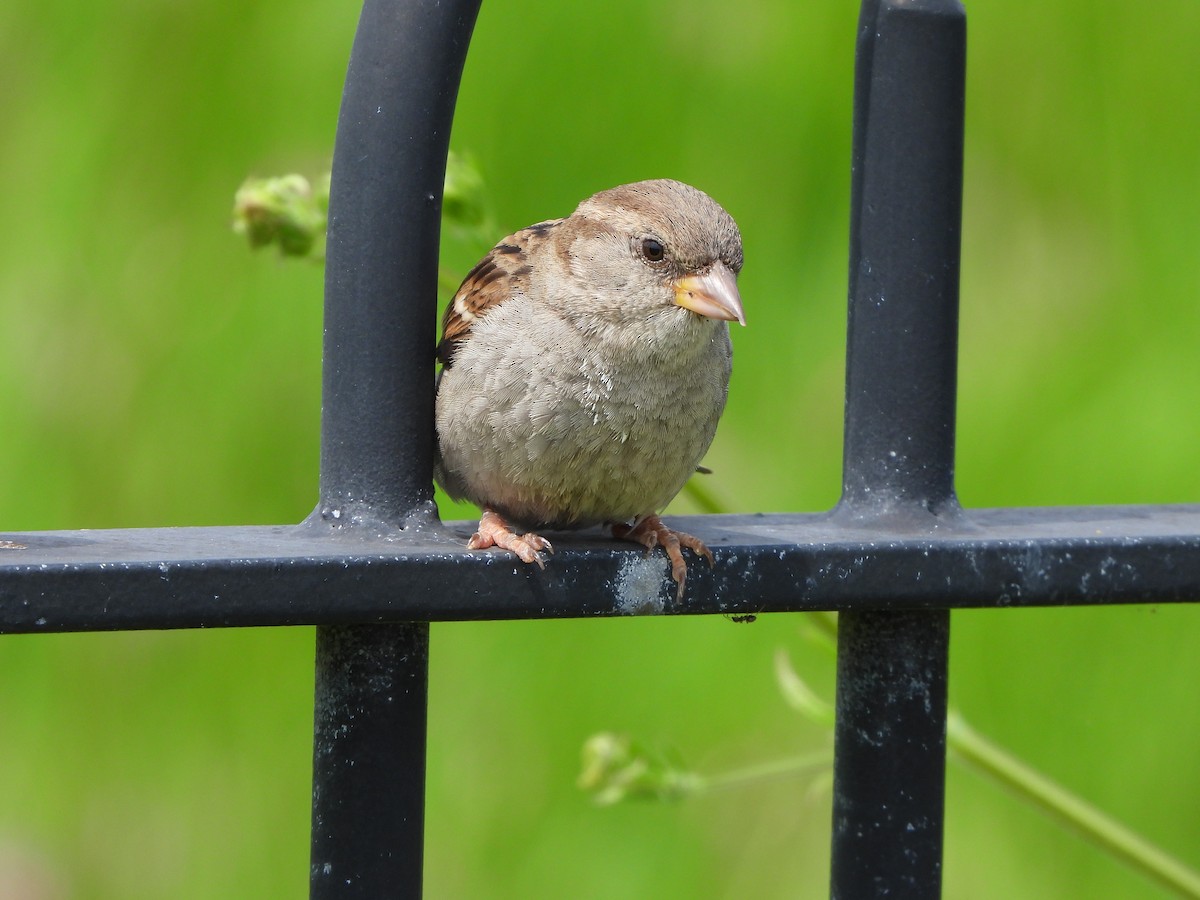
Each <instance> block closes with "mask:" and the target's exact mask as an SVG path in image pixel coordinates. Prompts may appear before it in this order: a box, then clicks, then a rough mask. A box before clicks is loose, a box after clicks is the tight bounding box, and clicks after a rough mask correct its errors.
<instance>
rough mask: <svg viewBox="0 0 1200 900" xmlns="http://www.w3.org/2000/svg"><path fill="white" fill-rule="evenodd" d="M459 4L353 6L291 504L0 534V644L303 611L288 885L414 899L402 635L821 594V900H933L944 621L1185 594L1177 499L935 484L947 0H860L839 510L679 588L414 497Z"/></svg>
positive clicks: (952, 70)
mask: <svg viewBox="0 0 1200 900" xmlns="http://www.w3.org/2000/svg"><path fill="white" fill-rule="evenodd" d="M478 9H479V0H443V2H442V3H438V4H431V3H422V2H408V3H398V2H386V0H367V2H366V3H365V5H364V7H363V12H362V17H361V20H360V23H359V28H358V32H357V36H356V38H355V43H354V47H353V50H352V54H351V60H350V66H349V71H348V74H347V80H346V90H345V95H344V98H343V104H342V111H341V116H340V119H339V125H338V135H337V144H336V150H335V156H334V166H333V182H332V191H331V206H330V227H329V240H328V266H327V276H326V305H325V324H326V333H325V347H324V382H323V394H324V396H323V400H324V403H323V413H322V455H321V502H320V504H319V506H318V508H317V510H316V511H315V512H314V513H313V515H312V516H311V517H310V519H309V520H308V521H307V522H305V523H302V524H300V525H291V526H266V527H219V528H162V529H130V530H119V531H56V532H37V533H19V534H0V541H4V542H6V543H5V544H3V545H2V546H3V547H4V549H3V550H2V551H0V632H3V633H18V632H24V633H39V632H58V631H108V630H119V629H138V628H198V627H210V626H240V625H295V624H315V625H317V626H319V627H318V632H317V654H316V655H317V659H316V671H317V677H316V697H315V704H314V710H315V711H314V750H313V759H314V764H313V772H314V774H313V832H312V868H311V894H312V896H313V897H320V898H326V897H328V898H334V897H337V898H342V897H384V896H419V894H420V891H421V857H422V849H423V848H422V841H423V825H422V819H423V804H424V764H425V719H426V696H427V683H428V623H429V622H432V621H451V620H469V619H503V618H552V617H565V616H585V617H586V616H605V615H624V614H628V613H630V612H664V613H681V614H701V613H716V612H721V613H748V612H783V611H798V610H815V609H836V610H840V611H841V612H842V613H843V615H842V620H841V627H840V644H839V653H838V687H837V726H836V733H835V764H834V823H833V824H834V828H833V853H832V878H831V884H832V887H831V892H832V894H833V896H835V897H843V898H859V897H867V896H882V895H885V894H886V895H887V896H891V897H937V896H939V894H940V885H941V852H942V850H941V848H942V822H943V785H944V767H945V728H946V671H947V656H948V644H949V621H950V620H949V610H950V609H951V608H958V607H985V606H991V607H1009V606H1014V607H1015V606H1038V605H1091V604H1103V603H1138V602H1146V603H1170V602H1187V601H1195V600H1197V599H1200V506H1145V507H1090V508H1054V509H995V510H963V509H961V508H960V507H959V505H958V502H957V499H956V498H955V494H954V478H953V460H954V408H955V372H956V353H957V318H958V267H959V257H958V254H959V237H960V231H959V230H960V220H961V216H960V205H961V187H962V139H963V84H964V70H965V53H966V26H965V14H964V12H963V9H962V7H961V5H960V4H959V3H958V2H956V0H922V2H919V3H912V2H905V0H865V2H864V3H863V6H862V12H861V18H860V27H859V37H858V48H857V61H858V62H857V73H856V93H855V111H854V148H853V162H852V167H853V168H852V173H853V177H852V192H853V194H852V219H851V246H850V310H849V324H850V327H849V345H848V354H847V390H846V435H845V438H846V439H845V469H844V471H845V476H844V486H843V487H844V489H843V498H842V501H841V503H840V504H839V505H838V507H837V508H836V509H834V510H832V511H831V512H828V513H822V514H806V515H759V516H746V515H737V516H702V517H691V518H685V519H681V520H678V525H679V526H680V527H682V528H685V529H686V530H687V531H689V532H691V533H693V534H696V535H698V536H699V537H701V538H702V539H704V540H705V541H706V543H707V544H708V545H709V546H710V547H711V548H712V549H713V551H714V554H715V557H716V566H715V567H714V568H713V569H712V570H711V571H710V570H708V569H706V568H705V567H703V566H699V567H693V569H692V571H691V572H690V573H689V580H688V594H687V597H686V599H685V600H684V601H682V602H677V601H675V599H674V586H673V585H672V583H671V582H670V579H669V570H668V567H667V564H666V562H665V560H661V559H656V558H654V557H650V558H646V557H644V556H643V554H642V553H641V551H639V550H636V549H634V548H622V547H620V546H619V545H616V544H614V543H612V542H610V541H600V540H598V539H589V538H586V537H585V538H576V539H574V540H570V541H563V542H561V543H560V542H558V541H556V545H558V546H559V547H560V551H559V552H558V553H557V554H556V556H555V560H554V565H552V566H550V567H548V568H547V569H546V570H544V571H543V570H540V569H537V568H536V567H532V566H523V565H520V564H515V563H510V562H509V561H508V560H506V559H504V558H501V557H498V556H494V555H486V556H485V555H480V554H470V553H467V552H465V551H464V550H463V549H462V546H463V538H464V537H465V528H466V526H455V525H453V524H451V525H448V526H446V525H442V524H441V523H439V522H438V521H437V519H436V516H435V515H434V513H433V509H432V486H431V481H430V471H431V463H432V459H431V454H432V448H433V440H432V418H433V416H432V398H433V371H434V369H433V346H432V342H431V325H432V322H433V321H434V317H435V309H434V303H435V296H436V279H437V264H436V263H437V248H438V229H439V219H440V206H441V203H440V199H441V186H442V180H443V176H444V165H445V157H446V150H447V145H448V137H449V133H450V125H451V119H452V115H453V107H454V100H455V94H456V91H457V86H458V79H459V76H460V73H461V70H462V65H463V61H464V59H465V54H466V51H467V45H468V43H469V39H470V34H471V31H472V28H473V26H474V21H475V17H476V15H477V13H478ZM647 567H649V568H647ZM648 571H649V573H650V576H651V577H650V579H649V580H650V582H651V583H653V582H654V577H653V576H654V575H655V574H657V576H658V582H659V588H658V590H657V592H655V590H653V589H651V590H649V591H647V589H645V588H644V585H645V583H646V581H647V579H646V575H647V572H648Z"/></svg>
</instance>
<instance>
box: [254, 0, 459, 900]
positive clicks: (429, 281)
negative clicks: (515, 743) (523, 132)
mask: <svg viewBox="0 0 1200 900" xmlns="http://www.w3.org/2000/svg"><path fill="white" fill-rule="evenodd" d="M479 3H480V0H442V2H438V3H428V2H425V3H399V2H394V0H366V2H365V3H364V4H363V8H362V13H361V15H360V17H359V22H358V29H357V31H356V32H355V36H354V44H353V47H352V48H351V51H350V62H349V65H348V67H347V72H346V84H345V88H344V90H343V93H342V104H341V109H340V110H339V113H338V127H337V137H336V139H335V141H334V151H333V170H332V175H331V181H330V197H329V227H328V243H327V255H326V264H325V339H324V348H323V355H322V383H321V479H320V502H319V503H318V505H317V508H316V510H314V511H313V514H312V515H311V516H310V517H309V520H308V523H307V526H308V528H309V529H310V530H311V531H313V532H316V533H317V534H319V535H324V536H325V537H326V538H328V537H330V536H331V533H332V534H337V533H352V534H353V533H361V532H372V531H377V530H379V529H385V530H388V531H393V530H400V531H401V532H403V531H404V530H405V529H409V528H416V527H419V525H420V524H422V523H428V522H430V521H434V520H436V518H437V514H436V510H435V509H434V506H433V485H432V483H431V480H430V477H429V473H430V472H431V471H432V469H433V451H434V438H433V390H434V383H433V341H432V337H431V334H430V331H431V329H430V324H431V323H432V322H433V321H434V313H435V306H436V302H437V266H438V243H439V237H440V229H441V214H442V188H443V183H444V180H445V176H446V154H447V152H448V150H449V147H450V127H451V124H452V123H453V121H454V104H455V100H456V98H457V96H458V86H459V80H460V78H461V76H462V70H463V64H464V63H465V61H466V55H467V47H468V45H469V44H470V40H471V32H472V30H473V28H474V26H475V19H476V16H477V15H478V13H479ZM257 580H258V581H260V582H262V581H269V580H271V579H270V576H267V577H266V578H263V577H261V575H260V577H259V578H258V579H257ZM336 584H337V589H336V590H335V591H334V593H336V594H337V595H338V596H336V597H332V596H331V597H329V598H328V601H329V603H330V605H331V607H334V608H336V607H337V606H339V605H341V604H342V603H344V602H345V601H346V600H347V599H349V598H353V597H355V596H357V595H358V589H357V585H356V584H355V582H354V580H353V579H347V578H344V577H343V578H340V579H337V580H336ZM303 593H304V591H303V589H300V590H299V591H298V592H297V595H301V594H303ZM428 681H429V625H428V623H427V622H420V623H413V624H406V625H386V626H385V625H348V624H337V625H324V626H322V627H319V628H318V629H317V645H316V679H315V702H314V709H315V712H314V717H313V795H312V847H311V868H310V880H309V885H310V895H311V896H312V897H313V898H321V900H333V898H351V897H362V898H377V897H419V896H420V895H421V883H422V863H423V847H424V830H425V821H424V818H425V817H424V810H425V744H426V695H427V686H428Z"/></svg>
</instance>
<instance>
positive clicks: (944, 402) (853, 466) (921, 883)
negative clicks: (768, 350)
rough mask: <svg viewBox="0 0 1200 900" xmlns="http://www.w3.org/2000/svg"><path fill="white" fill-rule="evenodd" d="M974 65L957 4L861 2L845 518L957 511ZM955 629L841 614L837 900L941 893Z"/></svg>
mask: <svg viewBox="0 0 1200 900" xmlns="http://www.w3.org/2000/svg"><path fill="white" fill-rule="evenodd" d="M965 63H966V18H965V13H964V11H963V8H962V5H961V4H960V3H959V2H957V0H865V2H864V3H863V5H862V11H861V15H860V19H859V37H858V48H857V62H856V78H855V100H854V147H853V160H852V178H851V190H852V199H851V203H852V207H851V237H850V313H849V335H848V345H847V366H846V434H845V474H844V480H843V492H842V500H841V503H840V504H839V507H838V515H839V516H840V517H842V518H850V519H864V518H866V519H878V518H884V519H887V520H889V521H891V522H892V523H893V524H894V525H895V527H898V528H909V529H913V528H915V529H918V530H933V529H936V528H938V527H940V526H941V525H942V524H943V523H944V522H945V520H946V519H947V518H951V517H953V516H954V515H955V514H956V513H957V511H958V503H957V499H956V497H955V493H954V406H955V389H956V370H957V331H958V274H959V246H960V234H961V205H962V143H963V98H964V77H965ZM949 622H950V620H949V613H948V612H947V611H944V610H938V611H932V612H902V613H901V612H890V611H886V610H880V611H861V612H847V613H844V614H843V615H842V617H841V622H840V628H839V640H838V685H837V726H836V729H835V746H834V752H835V763H834V800H833V861H832V868H831V895H832V896H833V897H835V898H843V900H849V898H860V897H881V896H887V897H895V898H918V897H920V898H935V897H938V896H940V894H941V864H942V832H943V828H942V824H943V817H944V806H945V804H944V795H945V729H946V676H947V665H948V652H949Z"/></svg>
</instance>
